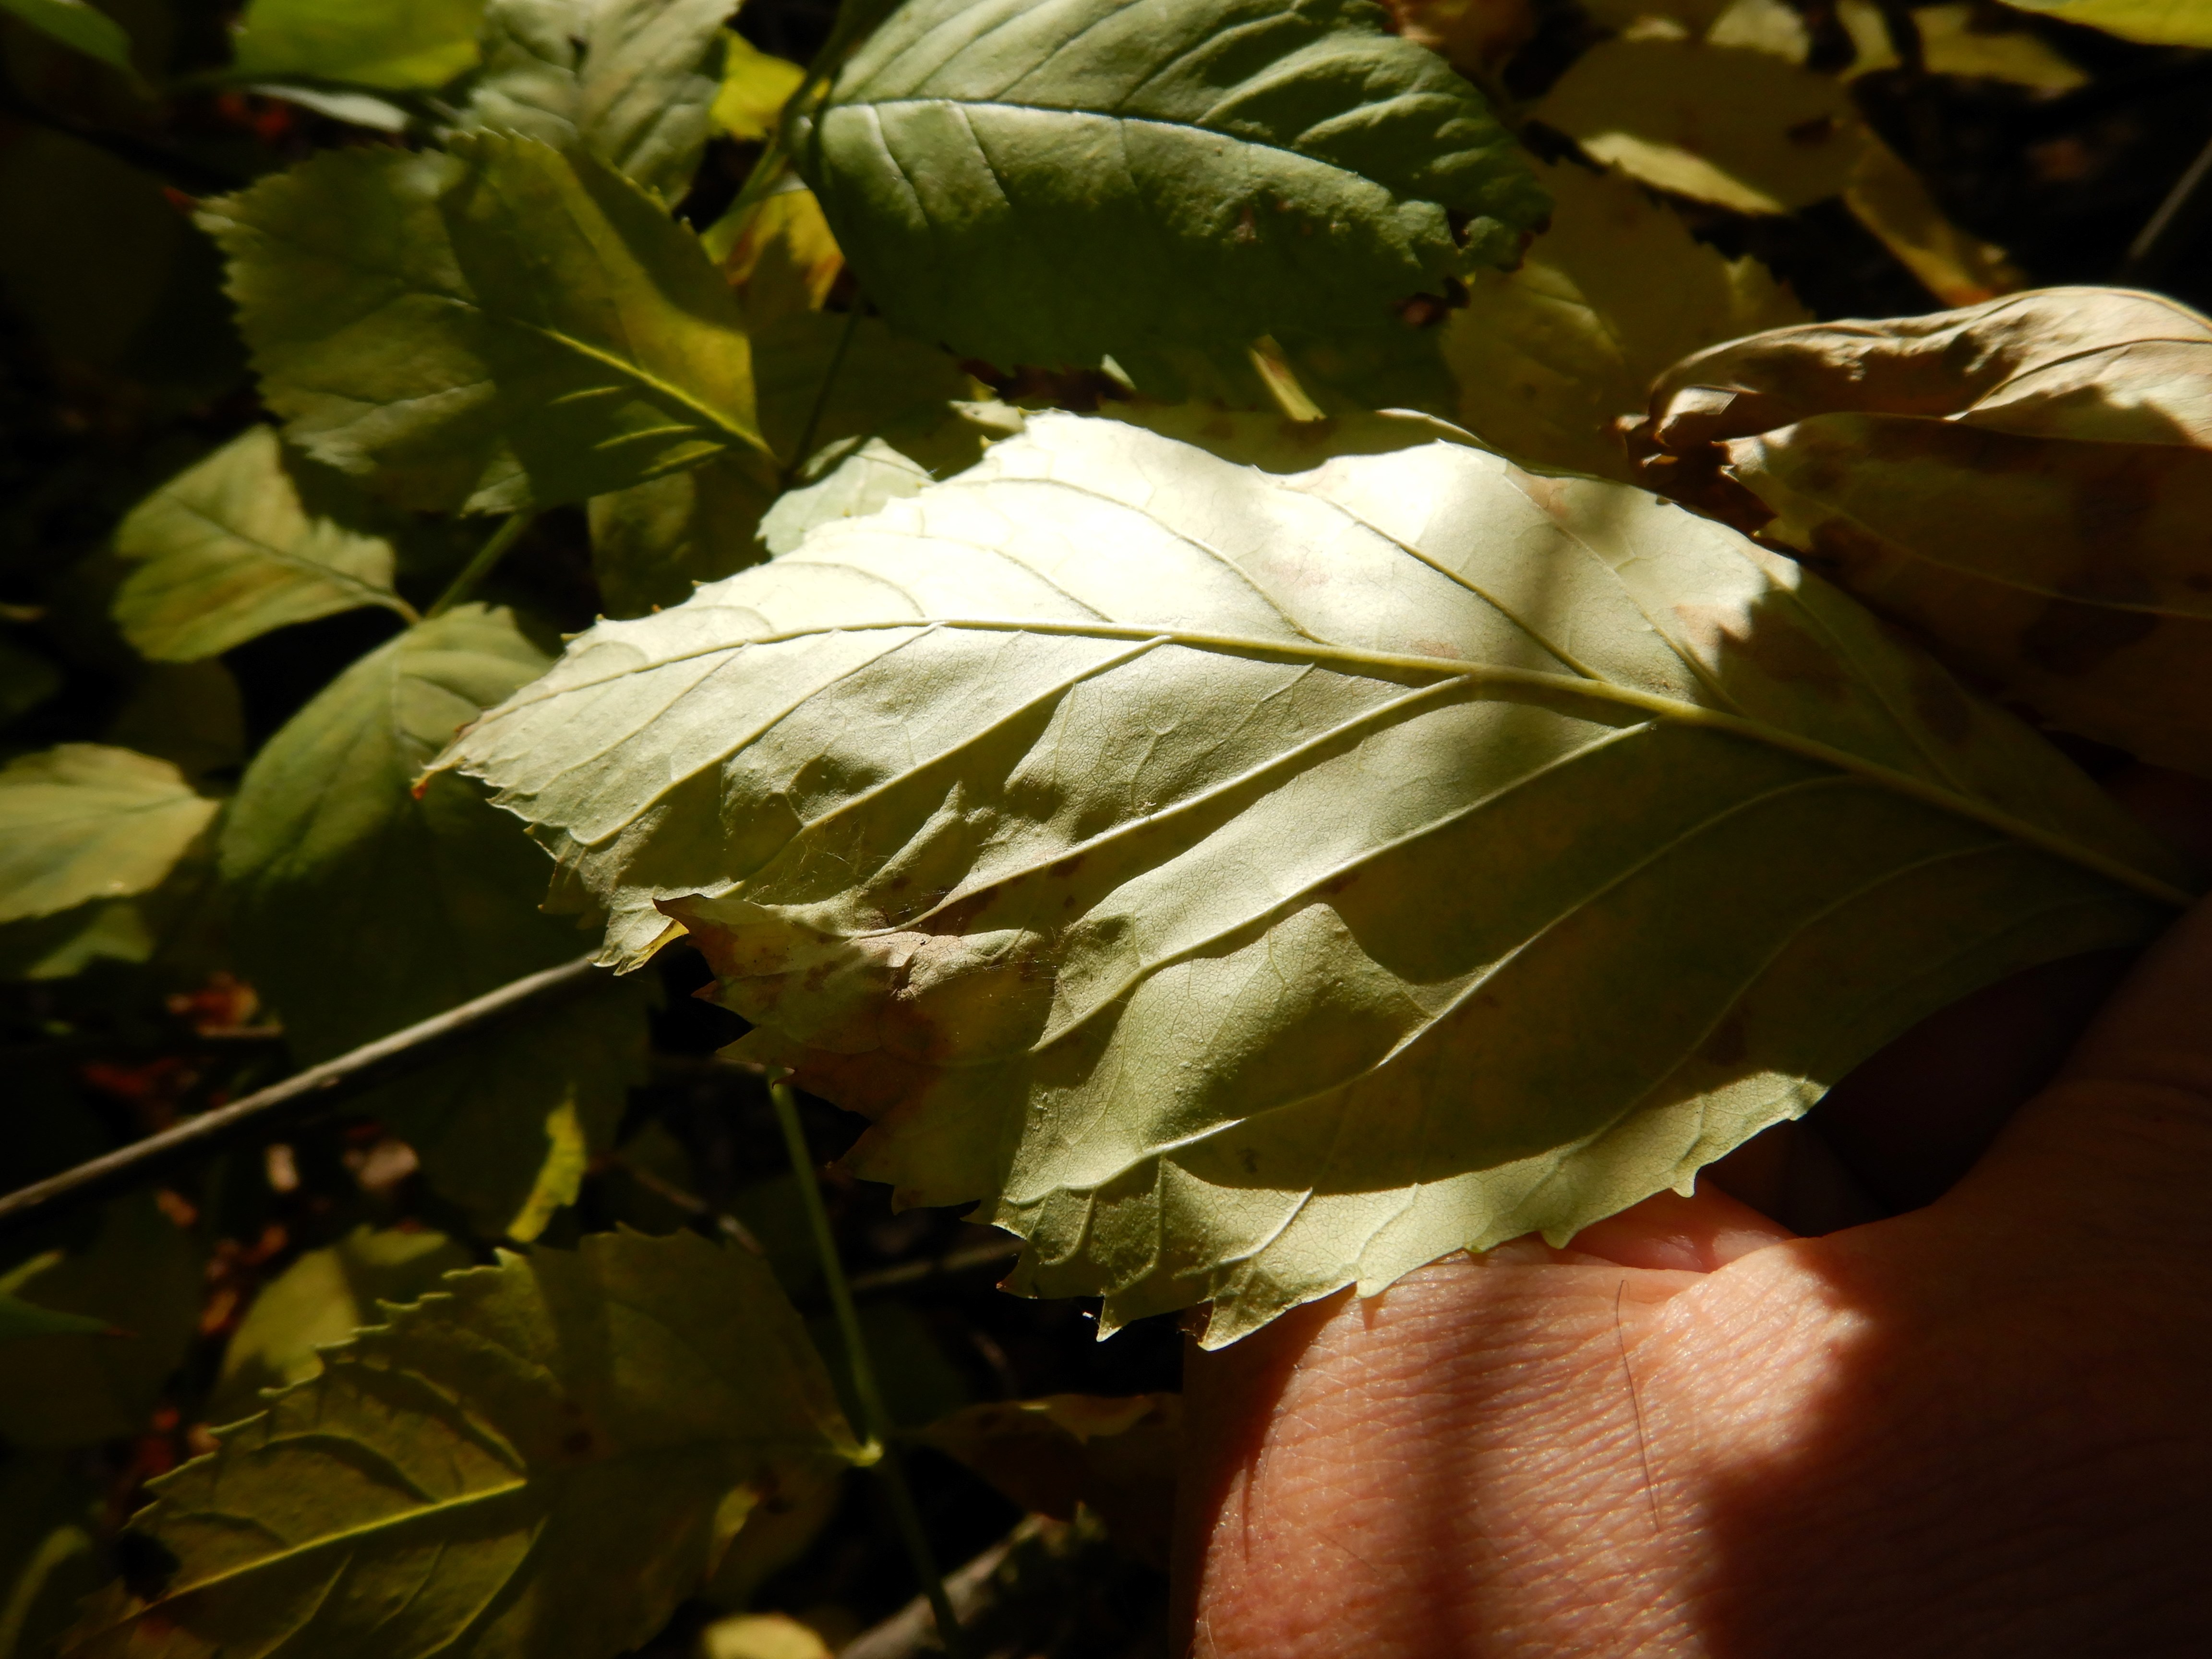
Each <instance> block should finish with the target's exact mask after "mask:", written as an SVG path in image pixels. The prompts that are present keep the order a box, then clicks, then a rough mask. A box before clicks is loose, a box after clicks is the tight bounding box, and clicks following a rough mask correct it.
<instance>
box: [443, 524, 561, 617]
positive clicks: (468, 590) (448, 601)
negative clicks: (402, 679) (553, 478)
mask: <svg viewBox="0 0 2212 1659" xmlns="http://www.w3.org/2000/svg"><path fill="white" fill-rule="evenodd" d="M537 516H538V515H537V514H536V513H532V512H530V511H528V510H525V511H522V512H520V513H508V514H507V520H506V522H504V523H503V524H501V526H500V527H499V528H498V529H496V530H495V531H493V532H491V534H490V535H489V536H488V537H486V538H484V544H483V546H482V547H480V548H478V549H477V550H476V554H475V556H474V557H472V558H471V559H470V561H469V562H467V563H466V564H465V565H463V566H462V567H461V574H459V575H458V576H456V577H454V578H453V580H452V581H450V582H448V583H447V585H446V591H445V592H442V593H441V594H439V595H438V599H437V603H436V604H435V605H432V606H431V607H430V608H429V609H428V611H424V612H423V613H422V620H423V621H424V622H428V621H429V620H430V619H431V618H432V617H442V616H444V615H445V614H446V613H447V611H451V610H452V609H453V607H454V606H455V605H465V604H466V603H467V602H468V601H469V599H471V597H473V596H474V594H475V592H476V591H477V588H479V587H481V586H483V583H484V579H485V578H486V577H488V576H489V575H490V574H491V573H492V571H493V570H494V569H495V568H496V567H497V566H498V564H499V562H500V561H501V559H503V558H505V557H506V556H507V549H509V548H511V547H513V545H514V544H515V543H516V542H518V541H520V540H521V539H522V532H524V531H526V530H527V529H529V528H530V524H531V520H533V519H535V518H536V517H537Z"/></svg>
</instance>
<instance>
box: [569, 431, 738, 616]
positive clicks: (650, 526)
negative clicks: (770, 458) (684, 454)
mask: <svg viewBox="0 0 2212 1659" xmlns="http://www.w3.org/2000/svg"><path fill="white" fill-rule="evenodd" d="M774 500H775V489H774V487H773V486H772V485H770V484H769V483H766V482H765V481H763V479H762V478H761V477H759V475H758V474H757V472H756V471H754V470H753V469H752V468H750V467H746V466H733V465H730V464H729V463H728V462H727V461H726V460H713V461H709V462H708V463H707V465H704V466H695V467H693V468H692V469H691V470H690V471H688V472H671V473H670V474H669V475H668V476H667V477H663V478H653V479H651V480H649V481H647V483H641V484H632V485H631V486H630V487H629V489H617V490H615V491H613V492H612V493H611V494H609V495H594V496H593V497H592V501H591V507H590V509H589V511H590V520H591V530H592V576H593V578H594V579H595V580H597V581H598V582H599V608H600V610H601V611H602V612H603V613H604V614H605V615H607V616H610V617H642V616H644V615H645V614H646V613H647V611H656V610H659V608H660V607H661V606H663V605H680V604H682V603H683V602H684V600H685V599H689V598H690V596H691V590H692V589H693V588H694V587H696V586H698V585H699V584H700V583H701V582H708V581H714V580H718V579H720V578H721V577H723V576H729V575H734V574H736V573H737V572H738V571H740V570H743V569H744V568H745V567H746V566H747V565H750V564H757V563H758V562H760V558H761V549H760V544H759V542H758V541H757V539H756V538H755V535H754V532H755V531H756V530H757V529H758V527H759V526H760V522H761V514H762V513H764V512H766V511H767V510H768V507H769V503H770V502H771V501H774Z"/></svg>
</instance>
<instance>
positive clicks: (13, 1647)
mask: <svg viewBox="0 0 2212 1659" xmlns="http://www.w3.org/2000/svg"><path fill="white" fill-rule="evenodd" d="M79 1461H80V1460H77V1459H75V1458H72V1457H70V1456H67V1455H63V1454H59V1453H55V1452H33V1453H24V1452H16V1453H14V1454H12V1455H9V1457H8V1459H7V1461H6V1462H4V1463H0V1659H41V1656H43V1655H45V1654H46V1653H48V1652H50V1651H51V1650H52V1644H53V1642H54V1639H55V1638H57V1637H58V1636H60V1635H61V1634H62V1632H64V1631H65V1630H67V1629H68V1628H69V1626H70V1623H71V1621H72V1620H74V1618H75V1617H76V1604H77V1602H78V1601H80V1600H82V1598H83V1597H84V1596H85V1595H88V1594H89V1593H90V1592H92V1591H93V1590H94V1589H98V1588H99V1586H100V1580H101V1579H102V1578H104V1577H106V1576H107V1575H106V1571H104V1570H103V1568H104V1563H103V1562H102V1560H101V1559H100V1557H101V1553H102V1552H101V1551H100V1547H99V1546H98V1544H97V1543H96V1542H95V1541H94V1535H93V1534H94V1528H95V1527H96V1526H97V1525H98V1524H99V1522H100V1511H101V1510H102V1508H103V1507H104V1504H103V1503H102V1494H101V1492H100V1488H99V1486H97V1485H96V1484H95V1483H94V1481H93V1480H91V1479H89V1478H88V1476H87V1475H86V1474H85V1473H84V1471H83V1470H82V1468H80V1467H79Z"/></svg>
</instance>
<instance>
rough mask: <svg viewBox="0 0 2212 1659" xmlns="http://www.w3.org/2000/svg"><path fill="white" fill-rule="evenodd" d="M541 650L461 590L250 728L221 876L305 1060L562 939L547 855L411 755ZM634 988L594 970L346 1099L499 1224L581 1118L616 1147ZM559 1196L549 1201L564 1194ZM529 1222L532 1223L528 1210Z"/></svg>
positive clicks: (242, 933) (411, 1015)
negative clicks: (456, 602)
mask: <svg viewBox="0 0 2212 1659" xmlns="http://www.w3.org/2000/svg"><path fill="white" fill-rule="evenodd" d="M545 661H546V659H545V658H544V655H543V654H542V653H540V652H539V651H538V648H537V647H535V646H533V645H532V644H531V643H530V642H529V641H527V640H526V639H525V638H524V637H523V636H522V635H521V634H520V631H518V629H516V627H515V624H514V621H513V617H511V616H510V615H509V614H508V613H507V612H506V611H489V610H486V609H484V608H483V607H482V606H478V605H465V606H462V607H461V608H460V609H459V610H456V611H451V612H449V613H447V615H445V616H443V617H437V618H435V619H434V620H432V621H430V622H427V623H423V624H422V626H421V627H419V628H415V629H409V630H408V631H407V632H406V633H404V634H403V635H400V636H399V637H398V638H397V639H394V640H392V641H389V642H388V643H386V645H383V646H381V647H379V648H378V649H376V650H374V651H373V652H371V653H369V654H368V655H367V656H366V657H363V658H362V659H361V660H360V661H359V662H357V663H356V664H354V665H352V666H351V667H350V668H349V669H347V670H346V671H345V672H344V673H343V674H341V675H339V676H338V678H337V679H336V680H334V681H332V682H331V684H330V685H329V687H328V688H326V689H325V690H324V691H323V692H322V693H321V694H320V695H319V696H317V697H316V698H315V699H314V701H313V702H310V703H309V704H308V705H307V707H306V708H303V709H301V711H300V713H299V714H295V715H294V716H293V718H292V719H291V720H290V721H289V723H287V724H286V726H284V727H283V730H281V731H279V732H277V733H276V736H275V737H273V738H270V740H269V741H268V743H266V744H264V745H263V747H262V750H261V752H260V753H259V754H258V755H257V756H256V757H254V761H253V764H252V766H250V767H249V768H248V769H246V776H245V779H244V781H242V782H241V783H240V786H239V792H238V795H237V797H236V799H235V800H234V802H233V804H232V806H231V810H230V812H229V814H228V817H227V818H226V819H225V822H224V825H223V831H222V875H223V879H224V883H225V884H226V886H227V887H228V890H229V892H230V896H231V909H232V921H233V926H234V931H235V935H236V942H237V947H238V951H239V956H240V963H241V966H242V968H243V969H244V972H245V975H246V978H247V979H249V980H250V981H252V983H253V985H254V986H255V987H257V988H258V990H259V991H260V992H261V993H262V994H263V995H264V997H266V998H267V999H268V1000H269V1001H270V1002H271V1003H272V1004H274V1005H275V1006H276V1009H277V1011H278V1012H279V1013H280V1014H281V1016H282V1017H283V1022H284V1028H285V1031H286V1034H287V1036H288V1037H289V1040H290V1042H291V1044H292V1047H293V1048H294V1051H295V1054H296V1055H297V1057H298V1058H299V1059H300V1060H302V1061H307V1062H312V1061H315V1060H326V1059H328V1058H330V1057H331V1055H333V1054H341V1053H343V1052H344V1051H345V1050H346V1049H348V1048H353V1047H355V1046H356V1044H359V1043H362V1042H368V1040H369V1039H370V1038H372V1037H377V1036H383V1035H384V1034H385V1033H386V1032H388V1031H393V1030H398V1029H399V1028H400V1027H401V1026H403V1025H407V1024H412V1023H413V1022H414V1021H416V1020H418V1019H427V1018H429V1017H430V1016H431V1015H432V1014H435V1013H439V1012H442V1011H444V1010H445V1009H447V1008H450V1007H453V1006H454V1005H455V1004H457V1003H460V1002H464V1001H466V1000H468V999H469V998H471V997H473V996H478V995H481V994H483V993H484V992H486V991H489V990H493V989H495V988H496V987H499V986H501V985H503V984H505V983H507V981H509V980H513V979H516V978H520V976H521V975H524V974H527V973H532V972H534V971H536V970H537V969H541V968H548V967H551V966H553V965H554V964H555V963H560V962H562V961H564V960H566V959H568V957H573V956H574V955H576V954H577V953H578V951H579V949H580V945H581V944H582V942H583V941H582V940H581V939H580V936H579V935H578V934H577V933H575V932H574V929H573V928H571V927H569V926H568V924H567V923H566V922H564V921H562V920H560V919H558V918H556V917H551V916H547V915H542V914H540V913H539V911H538V908H537V907H538V900H539V898H540V897H541V896H542V895H543V891H544V881H543V875H544V868H543V863H542V860H539V859H538V855H537V854H535V853H534V852H533V851H532V848H531V847H530V844H529V842H527V841H526V839H525V838H524V837H523V836H522V835H521V834H520V833H519V832H518V831H517V829H515V826H514V825H513V823H511V822H509V821H508V820H507V819H505V818H503V817H501V815H500V814H498V813H496V812H495V811H490V810H489V808H487V807H486V806H484V805H483V803H482V802H480V801H478V800H477V799H475V796H474V794H473V793H472V792H471V791H470V790H469V789H468V788H466V787H455V786H454V781H453V780H452V779H434V780H432V781H431V782H430V783H429V785H428V787H426V788H425V789H423V790H422V793H420V794H419V795H418V794H417V793H416V792H415V790H414V788H413V785H414V783H415V780H416V776H417V775H418V774H419V773H420V772H421V770H422V766H423V764H424V763H426V762H427V761H428V760H429V759H430V758H431V757H433V756H434V755H435V754H436V753H437V752H438V750H440V749H441V747H442V746H443V745H444V744H446V743H447V742H448V741H449V740H450V739H451V738H452V737H453V733H454V732H457V731H459V729H460V727H461V726H464V725H465V724H466V723H467V722H468V721H470V720H473V719H474V718H475V717H476V715H477V712H478V711H479V710H481V709H483V708H487V707H489V705H491V704H493V703H495V702H498V701H499V700H500V699H501V698H502V697H504V696H507V695H508V694H510V693H511V692H513V690H515V689H516V688H518V687H519V686H521V685H523V684H526V683H527V682H528V681H529V680H531V679H532V678H534V677H535V676H536V675H537V674H538V671H540V670H541V669H542V668H544V665H545ZM643 1040H644V1021H643V1019H642V1018H641V1006H640V1002H639V999H638V997H637V995H636V994H635V993H634V989H633V987H617V986H604V987H594V988H592V990H590V991H588V992H586V993H583V994H580V995H579V996H577V997H575V998H573V999H571V1000H568V1001H567V1002H565V1003H562V1004H561V1005H559V1006H555V1007H551V1008H548V1009H546V1010H544V1011H543V1012H538V1013H534V1014H532V1015H529V1016H526V1017H524V1018H519V1019H517V1020H514V1021H511V1022H509V1023H507V1024H503V1025H501V1027H499V1028H498V1029H497V1030H494V1031H491V1032H488V1033H486V1034H485V1035H483V1036H481V1037H479V1038H477V1039H476V1040H475V1041H474V1042H471V1043H470V1044H469V1045H468V1046H467V1047H466V1048H464V1049H463V1050H461V1051H460V1052H459V1053H458V1054H454V1055H453V1056H451V1057H449V1058H447V1059H446V1060H441V1062H439V1064H438V1065H437V1066H435V1067H434V1068H432V1069H431V1070H429V1071H428V1072H426V1073H418V1074H416V1076H414V1077H412V1078H410V1079H407V1080H406V1081H405V1082H404V1083H400V1084H396V1085H392V1086H390V1087H388V1088H386V1089H384V1090H381V1091H376V1092H374V1093H373V1094H371V1095H369V1096H368V1097H364V1099H363V1100H362V1102H361V1103H360V1105H359V1109H361V1110H362V1111H365V1112H368V1113H369V1114H370V1115H374V1116H377V1117H379V1118H381V1119H382V1120H383V1121H386V1122H387V1123H388V1124H390V1125H391V1126H392V1128H393V1129H394V1130H396V1131H397V1132H398V1133H400V1134H401V1135H403V1136H404V1138H405V1139H407V1140H408V1141H409V1142H410V1143H411V1144H412V1145H413V1146H415V1147H416V1151H417V1152H420V1153H421V1155H422V1160H423V1165H424V1168H425V1169H426V1170H427V1171H428V1174H429V1176H430V1179H431V1182H432V1183H433V1185H435V1187H436V1188H438V1189H439V1190H440V1191H441V1192H442V1193H444V1194H446V1195H447V1197H449V1198H452V1199H453V1200H456V1201H458V1202H460V1203H462V1204H464V1205H465V1206H467V1207H468V1208H469V1209H470V1211H471V1212H472V1214H473V1215H474V1216H475V1218H477V1221H478V1223H479V1225H482V1226H483V1228H484V1230H485V1231H488V1232H489V1233H491V1234H493V1235H495V1236H496V1235H497V1234H499V1233H500V1232H501V1231H513V1229H514V1228H515V1227H516V1225H518V1223H519V1222H520V1219H521V1218H523V1217H524V1216H526V1215H527V1216H530V1217H532V1218H535V1219H536V1220H537V1221H538V1224H539V1225H543V1221H544V1213H543V1209H544V1206H543V1205H542V1203H541V1204H533V1203H532V1192H533V1189H534V1188H536V1186H537V1184H538V1172H539V1171H540V1170H541V1169H543V1168H544V1167H545V1166H546V1165H547V1164H548V1163H549V1161H552V1160H556V1159H557V1160H558V1163H557V1168H559V1169H561V1170H566V1171H567V1183H568V1191H567V1194H566V1197H573V1196H574V1190H575V1177H576V1176H578V1175H580V1170H577V1169H574V1168H573V1167H572V1166H571V1164H570V1163H569V1160H568V1158H566V1157H565V1156H563V1154H564V1150H565V1149H564V1144H563V1137H564V1136H566V1135H568V1134H570V1133H573V1132H574V1129H576V1128H580V1130H581V1131H582V1133H583V1134H584V1136H585V1138H586V1144H587V1145H588V1146H591V1147H592V1148H594V1149H597V1148H600V1147H604V1146H607V1145H609V1144H611V1141H612V1139H613V1133H614V1129H615V1127H616V1124H617V1121H619V1119H620V1116H621V1113H622V1103H623V1092H624V1091H625V1089H626V1088H627V1087H628V1086H629V1083H630V1082H631V1080H632V1079H633V1077H634V1076H635V1072H636V1070H637V1067H638V1066H639V1063H640V1061H641V1057H642V1048H643ZM563 1201H565V1199H564V1200H563ZM525 1231H529V1229H528V1228H525Z"/></svg>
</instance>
